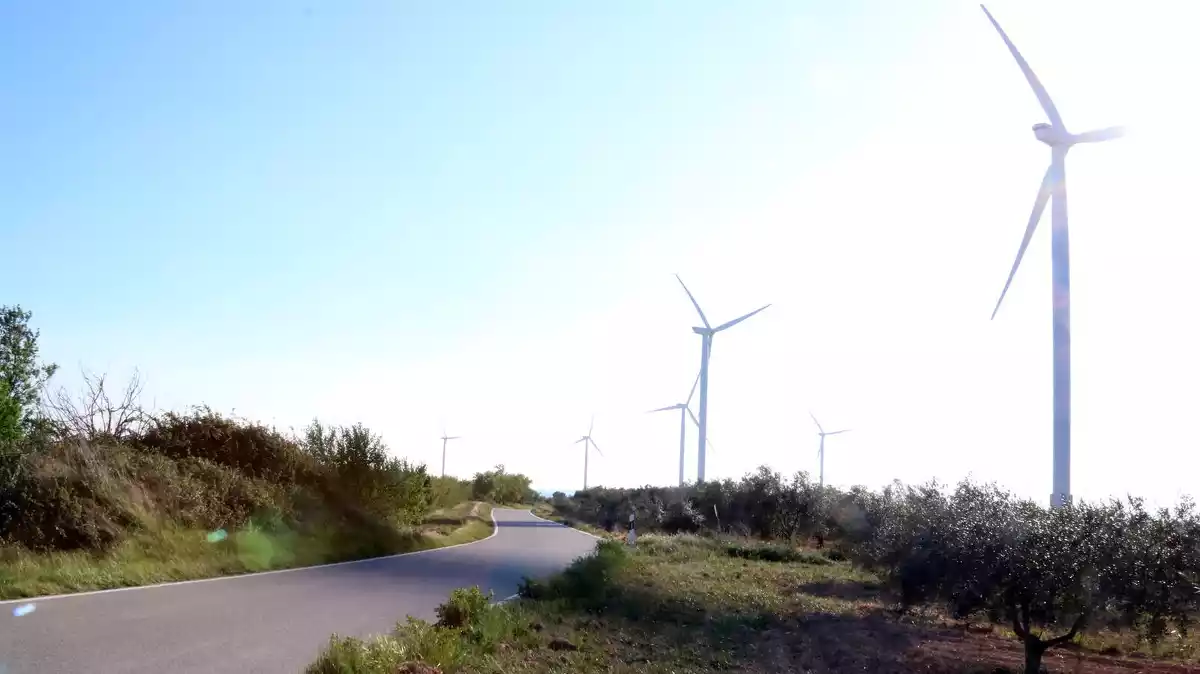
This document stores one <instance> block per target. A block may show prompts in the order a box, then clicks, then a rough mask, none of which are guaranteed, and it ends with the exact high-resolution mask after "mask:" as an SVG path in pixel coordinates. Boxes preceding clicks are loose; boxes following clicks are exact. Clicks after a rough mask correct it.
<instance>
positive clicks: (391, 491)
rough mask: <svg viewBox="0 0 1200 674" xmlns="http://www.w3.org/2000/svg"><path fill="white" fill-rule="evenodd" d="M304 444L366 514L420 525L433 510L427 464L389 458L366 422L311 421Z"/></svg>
mask: <svg viewBox="0 0 1200 674" xmlns="http://www.w3.org/2000/svg"><path fill="white" fill-rule="evenodd" d="M302 446H303V449H304V451H305V452H306V453H307V454H308V455H309V456H311V457H313V458H315V459H316V460H317V461H318V462H319V464H320V465H321V466H323V467H324V468H325V469H326V470H328V471H330V473H331V474H332V475H333V476H335V477H336V481H337V484H338V485H339V486H340V488H341V489H342V490H344V491H345V492H346V493H347V494H348V495H349V496H350V497H352V498H353V499H354V500H355V502H357V503H359V504H361V505H362V507H363V508H364V509H365V510H366V511H367V512H370V513H372V514H373V515H375V516H378V517H381V518H384V519H387V520H389V521H392V522H394V523H397V524H416V523H417V522H420V521H421V519H422V518H423V517H424V516H425V514H426V513H428V512H429V509H430V507H431V505H432V498H433V493H432V482H431V480H430V478H429V476H428V475H427V474H426V472H425V466H420V465H413V464H410V463H408V462H407V461H405V460H404V459H397V458H393V457H390V456H388V450H387V445H385V444H384V443H383V439H382V438H380V437H379V436H377V435H375V434H374V433H372V432H371V431H370V430H368V429H367V428H365V427H364V426H363V425H362V424H355V425H354V426H349V427H337V426H332V427H325V426H322V425H321V423H320V422H319V421H316V420H313V422H312V424H310V425H309V427H308V428H307V429H306V430H305V435H304V440H303V445H302Z"/></svg>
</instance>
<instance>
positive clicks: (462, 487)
mask: <svg viewBox="0 0 1200 674" xmlns="http://www.w3.org/2000/svg"><path fill="white" fill-rule="evenodd" d="M471 485H472V483H471V482H469V481H467V480H460V479H458V478H456V477H449V476H446V477H431V478H429V490H430V503H431V505H432V506H433V507H434V508H451V507H453V506H456V505H458V504H460V503H463V502H466V501H469V500H471Z"/></svg>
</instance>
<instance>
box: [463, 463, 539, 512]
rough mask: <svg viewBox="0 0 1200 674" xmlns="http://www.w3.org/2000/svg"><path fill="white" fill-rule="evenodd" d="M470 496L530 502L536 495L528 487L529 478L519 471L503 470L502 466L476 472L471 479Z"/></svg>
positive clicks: (498, 501)
mask: <svg viewBox="0 0 1200 674" xmlns="http://www.w3.org/2000/svg"><path fill="white" fill-rule="evenodd" d="M471 497H472V498H473V499H475V500H476V501H490V502H492V503H532V502H533V500H534V499H535V497H536V494H535V493H534V491H533V489H531V488H530V487H529V478H528V477H526V476H524V475H521V474H520V473H508V472H505V470H504V466H496V468H495V469H494V470H489V471H485V472H482V473H476V474H475V477H474V479H473V480H472V481H471Z"/></svg>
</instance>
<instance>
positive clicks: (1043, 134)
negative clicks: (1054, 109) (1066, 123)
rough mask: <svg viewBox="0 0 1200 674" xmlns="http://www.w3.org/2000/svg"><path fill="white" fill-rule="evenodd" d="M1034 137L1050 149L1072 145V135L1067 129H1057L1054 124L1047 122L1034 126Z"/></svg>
mask: <svg viewBox="0 0 1200 674" xmlns="http://www.w3.org/2000/svg"><path fill="white" fill-rule="evenodd" d="M1033 136H1034V138H1037V139H1038V140H1040V141H1042V142H1043V143H1045V144H1047V145H1049V146H1050V147H1054V146H1056V145H1068V146H1069V145H1071V144H1072V143H1071V134H1070V133H1068V132H1067V130H1066V129H1062V128H1055V126H1054V125H1053V124H1047V123H1045V122H1040V123H1038V124H1034V125H1033Z"/></svg>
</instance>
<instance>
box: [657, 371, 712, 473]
mask: <svg viewBox="0 0 1200 674" xmlns="http://www.w3.org/2000/svg"><path fill="white" fill-rule="evenodd" d="M699 383H700V375H696V381H694V382H692V392H691V393H689V394H688V397H687V400H686V401H684V402H681V403H676V404H674V405H668V406H667V407H660V408H658V409H656V410H650V413H651V414H652V413H654V412H667V411H670V410H679V486H680V487H682V486H683V485H684V484H685V481H684V478H683V459H684V455H685V453H686V451H685V447H686V446H687V443H686V441H687V420H688V417H691V418H692V423H694V424H696V426H697V427H699V426H700V421H699V420H698V419H696V415H695V414H692V408H691V404H692V396H694V395H696V385H697V384H699ZM706 439H707V438H706ZM708 444H709V445H711V444H712V443H711V442H710V443H708Z"/></svg>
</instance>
